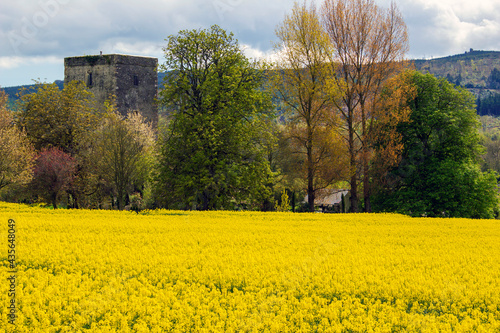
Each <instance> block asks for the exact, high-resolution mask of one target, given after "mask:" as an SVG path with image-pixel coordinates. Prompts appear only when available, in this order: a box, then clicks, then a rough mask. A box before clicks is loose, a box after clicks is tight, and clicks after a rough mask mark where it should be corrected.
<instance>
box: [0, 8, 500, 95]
mask: <svg viewBox="0 0 500 333" xmlns="http://www.w3.org/2000/svg"><path fill="white" fill-rule="evenodd" d="M376 1H377V3H379V4H380V5H381V6H385V7H387V6H388V5H389V4H390V2H391V0H376ZM321 2H322V0H316V4H317V6H320V5H321ZM293 3H294V0H274V1H268V0H254V1H250V0H209V1H206V0H183V1H173V0H142V1H140V2H138V1H137V0H86V1H76V0H18V1H0V45H2V47H1V48H0V59H1V60H0V69H2V71H3V72H2V73H0V74H1V76H0V84H2V85H6V86H7V85H9V82H7V81H6V80H7V79H6V78H7V77H15V76H16V75H15V73H14V72H12V73H7V72H5V71H7V70H11V71H15V70H18V69H19V68H21V67H23V66H25V65H26V64H32V63H33V59H55V58H56V59H58V61H59V62H60V63H62V59H63V58H64V57H67V56H76V55H83V54H98V53H99V51H101V50H102V51H103V52H104V53H115V52H116V53H132V54H137V55H147V56H156V57H158V58H159V61H160V63H161V62H162V60H163V59H162V58H163V52H162V51H161V48H162V47H164V46H165V45H166V42H165V40H164V39H165V38H167V37H168V36H169V35H171V34H176V33H177V32H178V31H179V30H183V29H198V28H208V27H210V26H211V25H212V24H218V25H220V26H221V27H222V28H224V29H226V30H228V31H231V32H233V33H234V34H235V37H236V38H237V39H238V41H239V42H240V45H242V46H244V47H245V54H246V55H247V56H249V57H251V58H261V57H268V56H270V55H271V54H272V45H271V41H273V40H276V38H275V35H274V29H275V27H276V25H277V24H278V23H280V22H281V20H282V19H283V17H284V15H285V13H287V12H288V11H289V10H290V8H291V7H292V6H293ZM398 6H399V8H400V10H401V12H402V13H403V16H404V17H405V21H406V23H407V25H408V29H409V33H410V47H411V51H410V57H415V58H420V57H423V56H427V57H430V56H445V55H450V54H456V53H462V52H464V51H466V50H468V49H469V48H474V49H483V50H492V49H493V50H500V2H499V1H498V0H479V1H478V0H476V1H472V0H399V2H398ZM40 64H42V63H40ZM51 64H53V63H51ZM30 68H32V67H30Z"/></svg>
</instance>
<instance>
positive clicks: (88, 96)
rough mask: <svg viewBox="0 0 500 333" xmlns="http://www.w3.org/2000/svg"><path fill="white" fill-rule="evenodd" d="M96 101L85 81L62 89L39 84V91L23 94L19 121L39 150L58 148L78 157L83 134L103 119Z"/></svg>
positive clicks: (73, 82)
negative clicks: (77, 152)
mask: <svg viewBox="0 0 500 333" xmlns="http://www.w3.org/2000/svg"><path fill="white" fill-rule="evenodd" d="M93 101H94V100H93V95H92V93H91V92H89V91H87V90H86V87H85V84H84V83H83V82H77V81H72V82H69V83H68V84H66V85H65V86H64V88H63V89H62V90H59V87H58V86H57V85H56V84H55V83H53V84H46V83H44V84H42V83H38V84H37V88H36V91H35V92H32V93H29V94H24V95H21V97H20V105H19V106H20V111H19V113H18V120H17V121H18V124H19V125H20V127H21V128H23V129H24V130H25V131H26V134H27V135H28V138H29V139H30V141H31V142H32V143H33V145H34V147H35V149H36V150H37V151H40V150H42V149H43V148H51V147H58V148H60V149H62V150H63V151H64V152H66V153H69V154H73V155H74V154H75V153H76V151H77V150H78V148H77V143H78V137H79V135H81V134H82V133H84V132H86V131H91V130H92V128H93V127H94V126H95V123H96V122H97V120H98V118H99V117H98V115H99V112H98V110H97V108H96V107H95V106H94V105H93Z"/></svg>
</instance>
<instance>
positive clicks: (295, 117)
mask: <svg viewBox="0 0 500 333" xmlns="http://www.w3.org/2000/svg"><path fill="white" fill-rule="evenodd" d="M276 35H277V36H278V39H279V42H278V43H276V45H275V50H276V51H277V54H278V59H279V60H278V61H277V62H276V63H275V64H274V66H273V71H272V75H271V76H270V83H271V87H272V89H273V91H274V94H275V96H276V97H277V99H279V100H280V101H281V105H282V106H283V110H284V111H285V112H286V113H285V115H284V118H285V119H286V120H285V124H286V128H285V129H284V131H283V132H282V133H283V135H284V138H285V139H286V140H288V141H289V142H288V148H289V150H290V152H291V153H292V154H293V156H294V157H295V159H297V160H298V161H299V163H298V164H299V165H298V167H300V173H301V174H302V178H303V179H304V180H305V183H306V184H307V188H306V192H307V195H308V200H309V210H310V211H314V199H315V193H316V191H317V190H319V189H322V188H325V187H327V186H329V185H331V184H332V183H334V182H336V181H338V180H340V179H341V178H342V176H343V175H342V169H343V167H344V165H343V164H342V156H341V151H342V149H341V148H339V145H338V142H335V141H334V140H331V139H332V137H333V136H334V133H333V127H334V126H335V117H334V113H333V112H332V108H333V105H332V102H331V99H332V98H337V96H336V95H337V94H338V92H337V89H335V88H333V89H332V85H331V84H330V83H329V80H330V79H331V74H332V71H333V70H332V63H329V62H328V61H327V59H328V54H329V53H331V52H332V50H331V44H330V43H329V41H328V36H327V35H326V33H325V32H324V30H323V28H322V27H321V23H320V18H319V15H318V13H317V11H316V8H315V7H314V6H310V7H309V8H308V7H307V6H306V4H305V3H304V4H303V5H299V4H297V3H295V6H294V7H293V9H292V12H291V13H290V14H289V15H286V16H285V18H284V20H283V22H282V23H281V24H280V25H279V26H278V28H277V29H276ZM336 144H337V145H336ZM285 168H286V167H285Z"/></svg>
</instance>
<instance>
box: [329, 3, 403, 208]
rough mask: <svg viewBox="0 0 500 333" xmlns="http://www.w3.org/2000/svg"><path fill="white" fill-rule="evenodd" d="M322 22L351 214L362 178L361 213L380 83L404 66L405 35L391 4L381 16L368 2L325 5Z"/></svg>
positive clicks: (367, 203) (367, 202) (367, 198)
mask: <svg viewBox="0 0 500 333" xmlns="http://www.w3.org/2000/svg"><path fill="white" fill-rule="evenodd" d="M322 13H323V22H324V27H325V30H326V32H327V34H328V36H329V40H330V42H331V43H332V45H333V50H334V52H333V54H332V57H331V61H332V62H335V63H337V64H338V66H337V69H338V70H337V73H336V75H334V76H333V78H334V79H335V80H334V81H333V83H334V85H335V86H337V87H338V88H339V89H340V90H341V91H342V92H343V94H342V98H341V102H340V103H337V110H338V112H339V114H340V116H341V117H340V118H341V120H342V123H343V125H342V127H343V131H344V132H343V133H344V135H345V138H346V143H347V147H348V150H349V160H350V162H349V164H350V166H349V169H350V170H349V171H350V184H351V211H352V212H357V211H358V200H359V198H358V197H359V194H358V178H359V177H360V176H362V180H363V197H364V208H365V211H370V210H371V204H370V196H371V190H370V187H371V186H370V160H371V158H372V156H373V154H372V151H371V147H370V144H369V140H370V131H371V129H372V124H373V122H374V120H375V119H377V112H378V111H379V97H380V92H381V89H382V87H383V84H384V82H385V81H386V80H387V79H389V78H391V77H392V76H394V75H396V74H398V73H399V72H400V71H401V70H402V69H403V68H404V67H405V66H406V63H405V62H403V61H402V60H403V57H404V55H405V53H406V51H407V50H408V35H407V30H406V25H405V23H404V21H403V18H402V15H401V13H400V12H399V11H398V9H397V7H396V5H395V4H394V3H392V4H391V6H390V8H389V9H387V10H385V9H382V8H380V7H378V6H377V5H376V4H375V2H374V1H373V0H325V2H324V5H323V7H322Z"/></svg>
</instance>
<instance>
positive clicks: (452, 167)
mask: <svg viewBox="0 0 500 333" xmlns="http://www.w3.org/2000/svg"><path fill="white" fill-rule="evenodd" d="M412 82H413V84H414V85H415V86H416V89H417V92H416V96H415V97H413V98H411V99H410V100H409V101H408V103H409V106H410V108H411V114H410V119H409V121H407V122H403V123H401V124H400V125H399V126H398V131H399V133H400V134H401V136H402V143H403V145H404V149H403V154H402V159H401V161H400V162H399V164H398V165H397V166H396V167H394V168H393V169H392V170H391V171H390V172H389V173H388V174H387V176H386V182H385V184H384V188H383V189H382V190H381V191H380V192H379V193H378V195H377V200H376V201H377V209H378V210H389V211H397V212H401V213H405V214H410V215H414V216H448V217H470V218H490V217H493V215H494V213H495V210H496V209H497V205H498V194H497V182H496V174H495V173H493V172H486V173H485V172H481V169H480V155H481V154H482V152H483V149H482V146H481V144H480V140H479V139H480V138H479V133H478V127H479V120H478V116H477V115H476V113H475V110H474V96H473V95H472V94H470V93H469V92H468V91H466V90H465V89H463V88H460V87H456V86H454V85H452V84H450V83H449V82H448V81H446V79H444V78H442V79H437V78H435V77H434V76H432V75H430V74H426V75H424V74H420V73H418V72H413V75H412Z"/></svg>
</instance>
